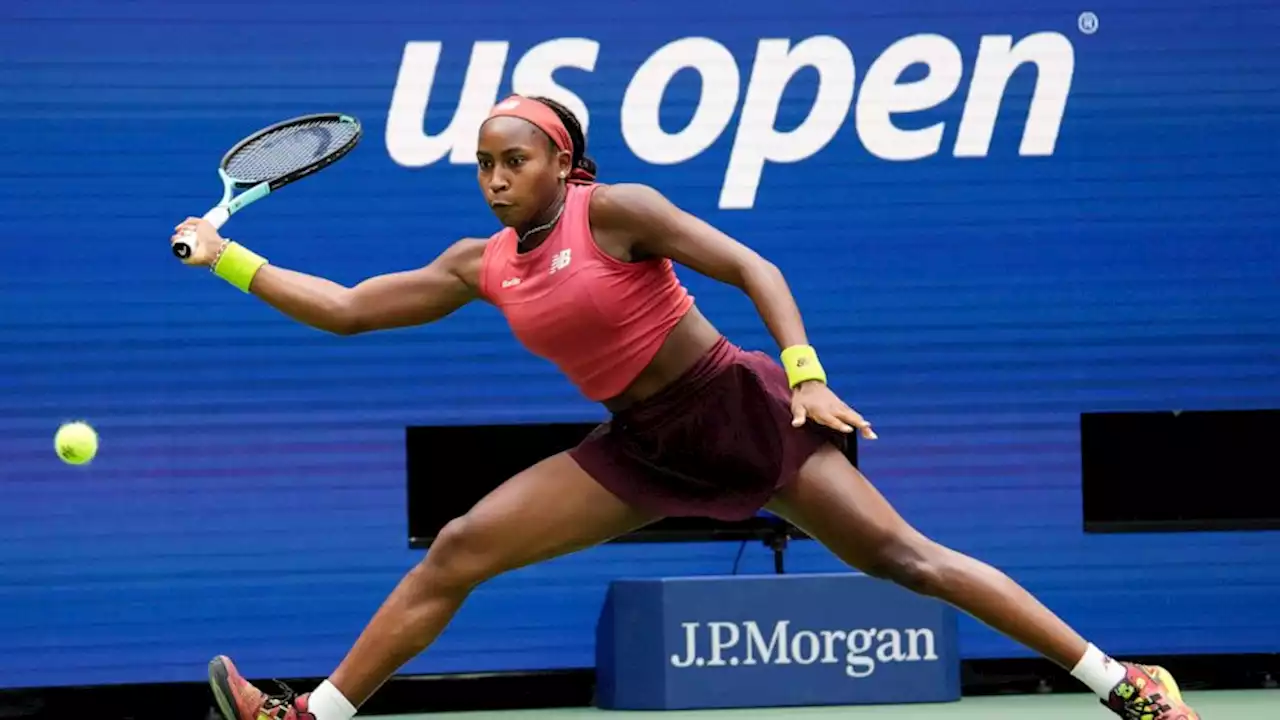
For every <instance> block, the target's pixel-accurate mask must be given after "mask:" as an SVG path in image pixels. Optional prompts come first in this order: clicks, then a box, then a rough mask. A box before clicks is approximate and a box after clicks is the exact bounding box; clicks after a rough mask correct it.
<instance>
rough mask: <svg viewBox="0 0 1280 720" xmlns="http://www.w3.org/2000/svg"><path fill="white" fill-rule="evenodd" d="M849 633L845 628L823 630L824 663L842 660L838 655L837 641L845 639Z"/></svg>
mask: <svg viewBox="0 0 1280 720" xmlns="http://www.w3.org/2000/svg"><path fill="white" fill-rule="evenodd" d="M847 635H848V633H846V632H845V631H843V630H823V631H822V662H823V663H824V664H828V665H829V664H832V663H837V662H840V658H838V657H836V642H837V641H839V640H843V639H845V636H847Z"/></svg>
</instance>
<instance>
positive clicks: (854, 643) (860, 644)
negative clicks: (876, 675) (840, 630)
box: [844, 628, 876, 678]
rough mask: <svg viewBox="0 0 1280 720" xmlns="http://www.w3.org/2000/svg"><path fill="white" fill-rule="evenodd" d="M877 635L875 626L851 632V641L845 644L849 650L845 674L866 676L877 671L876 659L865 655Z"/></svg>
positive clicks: (857, 676) (852, 676)
mask: <svg viewBox="0 0 1280 720" xmlns="http://www.w3.org/2000/svg"><path fill="white" fill-rule="evenodd" d="M875 635H876V631H875V628H871V629H867V630H853V631H850V632H849V641H848V643H847V644H846V645H845V649H846V650H848V651H849V654H848V655H846V656H845V658H844V662H845V668H844V674H845V675H848V676H849V677H851V678H864V677H868V676H870V675H871V673H873V672H875V671H876V661H875V660H872V659H871V658H869V657H867V656H865V655H863V653H865V652H866V651H868V650H870V649H871V641H872V640H873V639H875Z"/></svg>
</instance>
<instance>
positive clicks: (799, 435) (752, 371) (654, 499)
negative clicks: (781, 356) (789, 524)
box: [569, 338, 847, 520]
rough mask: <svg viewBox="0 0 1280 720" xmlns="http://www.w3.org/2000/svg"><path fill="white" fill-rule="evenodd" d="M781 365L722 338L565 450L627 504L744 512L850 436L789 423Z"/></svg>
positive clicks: (700, 512)
mask: <svg viewBox="0 0 1280 720" xmlns="http://www.w3.org/2000/svg"><path fill="white" fill-rule="evenodd" d="M791 418H792V414H791V387H790V385H789V384H788V382H787V376H786V372H785V371H784V370H783V369H782V366H781V365H779V364H778V363H777V362H776V361H774V360H773V358H771V357H769V356H768V355H766V354H764V353H762V352H747V351H744V350H742V349H741V348H739V347H737V346H736V345H733V344H732V343H730V342H729V341H728V340H727V339H725V338H721V339H720V340H719V341H718V342H717V343H716V344H715V345H714V346H713V347H712V348H711V349H710V350H709V351H707V353H706V354H705V355H704V356H703V357H702V358H701V359H699V360H698V362H696V363H695V364H694V365H693V367H691V368H690V369H689V370H688V371H686V372H685V373H684V374H683V375H682V376H681V377H680V378H678V379H677V380H676V381H675V382H673V383H671V384H670V385H668V386H667V387H666V388H664V389H663V390H661V391H659V392H658V393H657V394H655V395H653V396H652V397H649V398H647V399H645V400H643V401H641V402H639V403H636V404H635V405H632V406H631V407H628V408H626V409H625V410H623V411H621V412H618V413H615V414H614V415H613V416H612V417H611V418H610V419H609V421H608V422H606V423H604V424H602V425H600V426H599V427H597V428H596V429H595V430H594V431H593V432H592V433H591V434H590V435H588V436H587V438H586V439H584V440H583V441H582V443H581V444H579V445H578V446H577V447H575V448H573V449H571V450H570V451H569V455H570V456H571V457H572V458H573V459H574V461H576V462H577V463H578V465H579V466H581V467H582V469H583V470H585V471H586V472H587V474H589V475H591V476H592V477H593V478H595V479H596V481H597V482H599V483H600V484H601V485H602V486H604V487H605V488H606V489H607V490H609V491H610V492H611V493H613V494H614V495H616V496H618V497H619V498H620V499H622V500H623V501H624V502H626V503H627V504H629V505H631V506H632V507H635V508H638V509H640V510H644V511H647V512H651V513H654V514H656V515H660V516H663V517H688V516H701V517H710V518H715V519H718V520H743V519H746V518H749V517H751V516H752V515H754V514H756V513H757V512H758V511H759V510H760V509H761V508H762V507H764V505H765V504H766V503H768V502H769V500H770V498H772V497H773V495H774V494H775V493H776V492H777V491H778V490H779V489H780V488H782V487H785V486H786V485H787V484H788V483H790V482H791V481H792V480H793V479H794V478H795V477H796V475H797V473H799V471H800V466H801V465H803V464H804V462H805V460H807V459H808V458H809V456H810V455H812V454H813V453H814V452H815V451H817V450H818V449H819V448H820V447H822V445H824V444H826V443H832V444H834V445H835V446H836V447H838V448H840V449H842V450H843V449H844V447H845V443H846V442H847V438H846V437H845V435H844V434H843V433H841V432H839V431H837V430H833V429H831V428H827V427H825V426H821V425H818V424H816V423H814V422H813V421H812V420H810V421H808V422H806V423H805V424H804V425H802V426H801V427H798V428H796V427H792V425H791Z"/></svg>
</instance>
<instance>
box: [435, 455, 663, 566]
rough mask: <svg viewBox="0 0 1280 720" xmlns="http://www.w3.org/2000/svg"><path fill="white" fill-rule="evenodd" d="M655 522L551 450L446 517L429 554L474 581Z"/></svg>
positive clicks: (591, 544) (563, 553)
mask: <svg viewBox="0 0 1280 720" xmlns="http://www.w3.org/2000/svg"><path fill="white" fill-rule="evenodd" d="M462 482H466V480H465V479H463V480H462ZM658 519H659V518H657V517H655V516H653V515H651V514H649V513H645V512H641V511H639V510H636V509H635V508H633V507H631V506H630V505H627V504H626V503H624V502H623V501H622V500H620V499H618V498H617V497H616V496H615V495H613V494H612V493H610V492H609V491H608V490H606V489H604V487H603V486H601V485H600V484H599V483H598V482H596V481H595V479H594V478H592V477H591V476H590V475H588V474H587V473H586V471H585V470H583V469H582V468H581V467H579V465H578V464H577V463H576V462H574V461H573V458H571V457H570V456H569V455H568V453H558V454H556V455H553V456H551V457H549V458H547V459H546V460H543V461H541V462H539V463H538V464H536V465H533V466H532V467H530V468H528V469H527V470H524V471H523V472H521V473H518V474H517V475H515V476H514V477H512V478H511V479H509V480H507V481H506V482H505V483H503V484H502V485H500V486H498V487H497V488H496V489H494V490H493V491H492V492H490V493H489V494H488V495H486V496H485V497H484V498H483V499H482V500H480V502H478V503H476V505H475V507H473V508H472V509H471V510H470V511H469V512H467V513H466V514H465V515H463V516H462V517H460V518H458V519H456V520H454V521H452V522H450V523H449V524H448V525H447V526H446V527H445V528H444V530H443V531H442V532H441V535H440V537H439V538H437V540H436V542H435V543H433V544H432V552H435V553H436V554H437V555H439V556H441V557H440V558H439V559H440V560H442V561H446V562H449V563H450V564H452V565H455V566H459V565H460V566H461V567H458V568H457V569H459V570H460V571H462V572H464V573H466V574H468V575H473V576H477V577H473V578H472V579H473V580H475V581H480V580H483V579H484V578H486V577H491V576H493V575H496V574H498V573H500V572H505V571H507V570H514V569H516V568H519V567H523V566H526V565H530V564H533V563H536V562H540V561H542V560H548V559H550V558H554V557H557V556H560V555H565V554H567V553H571V552H574V551H577V550H581V549H584V548H588V547H592V546H594V545H599V544H600V543H603V542H605V541H607V540H610V539H612V538H615V537H617V536H619V535H624V534H626V533H628V532H631V531H632V530H635V529H637V528H639V527H643V526H644V525H648V524H649V523H652V522H654V521H655V520H658ZM437 548H438V549H437ZM431 554H432V553H428V557H430V556H431Z"/></svg>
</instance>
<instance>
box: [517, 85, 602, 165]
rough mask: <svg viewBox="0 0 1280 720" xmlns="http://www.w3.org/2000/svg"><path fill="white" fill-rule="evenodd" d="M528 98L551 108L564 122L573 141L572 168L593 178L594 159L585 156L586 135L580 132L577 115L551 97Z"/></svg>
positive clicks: (580, 127) (580, 124) (580, 125)
mask: <svg viewBox="0 0 1280 720" xmlns="http://www.w3.org/2000/svg"><path fill="white" fill-rule="evenodd" d="M530 99H531V100H537V101H538V102H540V103H542V104H543V105H546V106H547V107H549V108H551V109H552V110H553V111H554V112H555V114H556V115H558V116H559V117H560V122H562V123H564V128H565V130H568V131H569V140H571V141H572V142H573V160H572V163H573V169H575V170H581V171H582V172H584V173H586V174H588V175H590V176H591V177H592V179H594V178H595V176H596V161H595V160H592V159H591V158H589V157H587V137H586V134H585V133H583V132H582V123H581V122H579V121H578V117H577V116H576V115H574V114H573V112H572V111H571V110H569V108H567V107H565V106H564V105H561V104H560V103H558V102H556V101H555V100H552V99H551V98H548V97H533V98H530Z"/></svg>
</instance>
